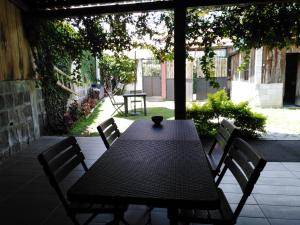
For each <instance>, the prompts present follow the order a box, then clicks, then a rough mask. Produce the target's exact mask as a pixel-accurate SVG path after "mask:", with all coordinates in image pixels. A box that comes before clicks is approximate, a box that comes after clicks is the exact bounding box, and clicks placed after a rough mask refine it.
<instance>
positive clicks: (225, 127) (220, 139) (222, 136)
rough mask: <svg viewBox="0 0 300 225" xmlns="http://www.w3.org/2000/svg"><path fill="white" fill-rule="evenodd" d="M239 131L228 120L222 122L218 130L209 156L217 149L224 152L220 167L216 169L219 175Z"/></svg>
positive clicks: (219, 163) (220, 159)
mask: <svg viewBox="0 0 300 225" xmlns="http://www.w3.org/2000/svg"><path fill="white" fill-rule="evenodd" d="M237 130H238V129H237V127H236V126H235V125H234V124H233V123H231V122H229V121H227V120H222V122H221V124H220V126H219V128H218V130H217V134H216V136H215V140H214V143H213V145H212V147H211V149H210V150H209V152H208V154H213V152H214V150H216V149H217V148H218V150H221V151H222V154H221V156H220V158H219V162H218V165H217V167H216V169H215V170H216V172H217V173H218V172H219V171H220V168H221V166H222V164H223V162H224V159H225V157H226V154H227V153H228V150H229V147H230V145H231V143H232V140H233V139H234V137H235V136H236V133H237Z"/></svg>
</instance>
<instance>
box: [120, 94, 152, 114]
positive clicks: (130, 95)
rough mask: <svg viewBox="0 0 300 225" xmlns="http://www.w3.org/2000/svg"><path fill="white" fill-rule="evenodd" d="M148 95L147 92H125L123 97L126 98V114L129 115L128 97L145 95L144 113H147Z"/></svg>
mask: <svg viewBox="0 0 300 225" xmlns="http://www.w3.org/2000/svg"><path fill="white" fill-rule="evenodd" d="M146 96H147V94H146V93H145V92H141V93H139V92H136V93H125V94H123V98H124V106H125V116H127V115H128V98H130V97H143V101H144V115H145V116H146V115H147V107H146Z"/></svg>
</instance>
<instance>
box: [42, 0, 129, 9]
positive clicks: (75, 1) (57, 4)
mask: <svg viewBox="0 0 300 225" xmlns="http://www.w3.org/2000/svg"><path fill="white" fill-rule="evenodd" d="M124 2H132V0H101V1H100V0H85V1H83V0H64V1H53V0H52V1H40V2H38V3H37V4H36V5H37V8H40V9H45V8H64V7H70V6H83V5H84V6H86V5H96V4H101V5H104V4H109V3H110V4H118V3H123V4H124Z"/></svg>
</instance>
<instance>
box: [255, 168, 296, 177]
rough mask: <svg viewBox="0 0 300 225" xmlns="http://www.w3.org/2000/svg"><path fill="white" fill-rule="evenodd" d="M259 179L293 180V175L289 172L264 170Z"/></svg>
mask: <svg viewBox="0 0 300 225" xmlns="http://www.w3.org/2000/svg"><path fill="white" fill-rule="evenodd" d="M260 176H261V177H277V178H295V175H294V174H293V173H291V172H290V171H288V170H286V171H271V170H266V171H265V170H264V171H263V172H262V173H261V174H260Z"/></svg>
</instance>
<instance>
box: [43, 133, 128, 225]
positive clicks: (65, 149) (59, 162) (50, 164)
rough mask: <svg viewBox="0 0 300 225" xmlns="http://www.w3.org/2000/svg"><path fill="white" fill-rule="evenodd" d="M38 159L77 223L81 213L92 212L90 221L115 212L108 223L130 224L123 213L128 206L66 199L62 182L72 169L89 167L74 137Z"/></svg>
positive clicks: (70, 215) (76, 224)
mask: <svg viewBox="0 0 300 225" xmlns="http://www.w3.org/2000/svg"><path fill="white" fill-rule="evenodd" d="M38 160H39V162H40V164H41V165H42V166H43V169H44V172H45V174H46V176H47V177H48V179H49V181H50V184H51V186H52V187H53V188H54V189H55V191H56V193H57V194H58V197H59V199H60V201H61V202H62V204H63V206H64V208H65V210H66V212H67V215H68V216H69V217H70V218H71V220H72V221H73V223H74V224H75V225H79V224H80V223H79V222H78V220H77V218H76V216H77V215H79V214H91V216H90V217H89V218H88V219H87V220H86V221H85V222H84V223H83V224H84V225H85V224H88V223H90V222H91V221H92V220H93V219H94V218H95V217H96V216H97V215H98V214H99V213H103V214H113V215H114V220H113V221H111V222H109V223H107V224H117V222H118V221H120V220H121V221H122V222H124V223H125V224H128V223H127V222H126V221H124V219H123V214H124V212H125V211H126V210H127V207H126V206H113V205H104V204H97V205H95V204H88V203H87V204H81V203H78V202H70V201H68V200H67V199H66V197H65V193H64V191H63V188H62V187H61V183H62V182H63V181H64V180H65V179H64V178H65V177H67V175H69V174H70V173H71V172H72V170H73V169H74V168H75V167H77V166H79V165H80V164H81V166H82V167H83V169H84V171H88V168H87V166H86V164H85V162H84V155H83V153H82V152H81V149H80V147H79V145H78V143H77V141H76V139H75V138H74V137H68V138H66V139H64V140H62V141H61V142H59V143H57V144H55V145H54V146H52V147H50V148H48V149H47V150H46V151H44V152H42V153H41V154H39V155H38Z"/></svg>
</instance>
